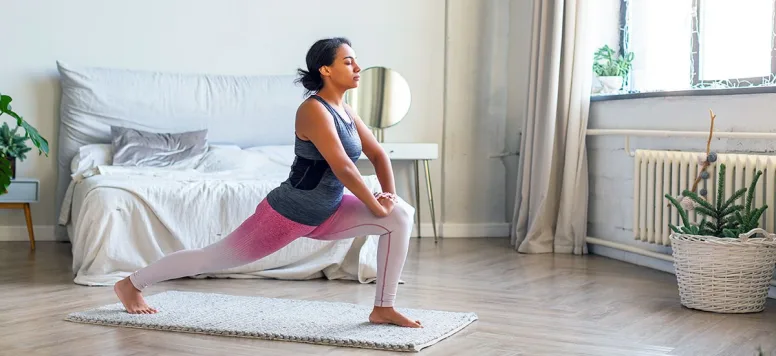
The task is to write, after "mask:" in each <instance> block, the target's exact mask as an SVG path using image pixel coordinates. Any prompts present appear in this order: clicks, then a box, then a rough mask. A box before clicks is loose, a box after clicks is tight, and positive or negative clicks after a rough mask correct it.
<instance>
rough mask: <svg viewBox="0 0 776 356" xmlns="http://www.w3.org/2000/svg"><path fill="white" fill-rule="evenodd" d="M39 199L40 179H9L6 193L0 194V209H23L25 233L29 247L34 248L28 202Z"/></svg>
mask: <svg viewBox="0 0 776 356" xmlns="http://www.w3.org/2000/svg"><path fill="white" fill-rule="evenodd" d="M39 199H40V181H39V180H37V179H29V178H16V179H12V180H11V185H9V186H8V193H6V194H0V209H23V210H24V217H25V218H26V220H27V234H28V235H29V238H30V249H32V250H35V233H34V232H33V231H32V214H30V203H37V202H38V200H39Z"/></svg>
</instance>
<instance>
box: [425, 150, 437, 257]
mask: <svg viewBox="0 0 776 356" xmlns="http://www.w3.org/2000/svg"><path fill="white" fill-rule="evenodd" d="M423 165H424V167H425V168H426V191H427V192H428V205H429V212H430V213H431V226H432V227H433V228H434V243H436V242H437V240H438V239H439V236H438V235H437V228H436V226H437V225H436V209H434V192H433V191H432V189H431V171H430V169H429V168H428V160H427V159H426V160H423Z"/></svg>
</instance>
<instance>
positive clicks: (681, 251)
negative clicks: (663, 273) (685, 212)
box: [671, 229, 776, 313]
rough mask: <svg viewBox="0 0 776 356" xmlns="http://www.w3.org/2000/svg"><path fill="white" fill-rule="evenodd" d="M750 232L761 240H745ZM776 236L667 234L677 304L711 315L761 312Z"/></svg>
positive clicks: (773, 264) (774, 265)
mask: <svg viewBox="0 0 776 356" xmlns="http://www.w3.org/2000/svg"><path fill="white" fill-rule="evenodd" d="M755 233H762V234H764V235H766V237H764V238H749V237H750V236H751V235H753V234H755ZM774 237H776V234H769V233H767V232H765V231H764V230H762V229H754V230H752V231H750V232H748V233H746V234H741V235H740V237H739V238H737V239H736V238H722V237H713V236H698V235H687V234H676V233H674V234H671V247H672V248H673V257H674V269H675V271H676V280H677V283H678V287H679V296H680V299H681V303H682V305H684V306H686V307H688V308H692V309H698V310H704V311H710V312H716V313H754V312H760V311H762V310H764V309H765V301H766V299H767V298H768V289H769V288H770V282H771V278H773V271H774V268H776V240H775V239H774Z"/></svg>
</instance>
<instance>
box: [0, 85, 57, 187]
mask: <svg viewBox="0 0 776 356" xmlns="http://www.w3.org/2000/svg"><path fill="white" fill-rule="evenodd" d="M11 101H13V99H12V98H11V97H10V96H9V95H2V94H0V116H2V115H8V116H9V117H10V118H11V119H13V123H12V125H13V124H15V125H16V126H15V127H14V128H13V129H11V127H10V126H9V125H8V123H7V122H5V123H3V126H2V127H0V188H1V189H0V192H3V193H6V192H7V189H8V186H9V185H10V184H11V179H13V178H15V176H16V162H17V161H22V160H24V159H25V158H26V157H27V156H26V153H27V152H29V151H30V150H32V148H31V147H28V146H27V145H26V141H27V140H29V141H30V142H32V144H33V145H34V146H35V147H37V148H38V155H41V154H45V155H46V157H48V153H49V145H48V140H46V139H45V138H43V137H42V136H41V135H40V133H38V130H37V129H35V127H33V126H32V125H30V124H29V123H28V122H27V121H25V120H24V118H23V117H22V116H21V115H19V114H17V113H16V112H14V111H13V110H12V108H11ZM20 128H21V129H23V130H24V135H21V134H20V133H19V129H20Z"/></svg>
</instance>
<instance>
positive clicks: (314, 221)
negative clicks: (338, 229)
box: [267, 95, 362, 226]
mask: <svg viewBox="0 0 776 356" xmlns="http://www.w3.org/2000/svg"><path fill="white" fill-rule="evenodd" d="M311 97H312V98H314V99H316V100H318V101H319V102H321V103H322V104H323V106H325V107H326V109H328V111H329V113H331V115H332V116H333V118H334V126H335V127H336V128H337V134H338V135H339V139H340V141H341V142H342V146H343V147H344V149H345V153H347V155H348V157H350V159H351V160H352V161H353V162H354V163H355V162H356V161H357V160H358V158H359V157H360V156H361V149H362V147H361V139H360V138H359V136H358V131H357V130H356V124H355V121H354V120H353V118H352V117H351V118H350V122H349V123H348V122H345V120H343V119H342V117H341V116H340V115H339V113H337V111H336V110H334V108H333V107H332V106H331V105H329V103H327V102H326V101H325V100H323V98H321V97H320V96H318V95H312V96H311ZM346 113H347V112H346ZM348 117H350V115H349V114H348ZM294 136H295V138H296V140H295V142H294V153H295V155H296V157H295V158H294V163H293V164H292V166H291V173H290V174H289V175H288V179H286V180H285V181H284V182H283V183H281V184H280V186H278V187H276V188H275V189H273V190H272V191H271V192H270V193H269V194H268V195H267V203H269V205H270V206H271V207H272V209H274V210H275V211H277V212H278V213H279V214H280V215H282V216H284V217H285V218H287V219H289V220H291V221H294V222H297V223H300V224H304V225H308V226H318V225H320V224H322V223H323V222H324V221H326V219H328V218H329V217H330V216H331V215H333V214H334V212H335V211H336V210H337V209H338V208H339V205H340V202H341V201H342V195H343V193H344V188H345V186H344V185H343V184H342V182H340V180H339V179H338V178H337V176H335V175H334V173H333V172H332V170H331V167H330V166H329V164H328V162H326V160H325V159H324V158H323V155H321V152H320V151H318V149H317V148H316V147H315V145H314V144H313V143H312V142H311V141H305V140H302V139H300V138H299V136H296V135H294Z"/></svg>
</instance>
